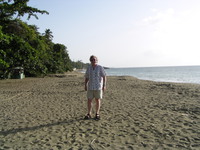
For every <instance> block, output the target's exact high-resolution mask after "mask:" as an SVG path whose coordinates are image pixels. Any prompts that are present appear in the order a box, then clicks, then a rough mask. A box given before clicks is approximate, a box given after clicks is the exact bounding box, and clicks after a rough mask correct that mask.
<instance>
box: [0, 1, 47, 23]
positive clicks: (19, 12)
mask: <svg viewBox="0 0 200 150" xmlns="http://www.w3.org/2000/svg"><path fill="white" fill-rule="evenodd" d="M28 2H29V0H1V1H0V22H4V21H6V20H10V19H11V18H13V17H14V16H16V18H19V17H22V16H24V15H25V14H28V19H30V17H31V16H34V17H35V18H36V19H38V17H37V15H36V13H41V14H49V13H48V12H47V11H45V10H39V9H37V8H33V7H30V6H27V3H28Z"/></svg>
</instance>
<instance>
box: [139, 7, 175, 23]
mask: <svg viewBox="0 0 200 150" xmlns="http://www.w3.org/2000/svg"><path fill="white" fill-rule="evenodd" d="M151 11H152V12H153V13H156V14H155V15H153V16H148V17H146V18H144V19H142V22H143V24H145V25H151V24H157V23H159V22H162V21H166V20H169V19H170V18H171V17H173V14H174V10H173V9H172V8H169V9H167V10H166V11H159V10H157V9H151Z"/></svg>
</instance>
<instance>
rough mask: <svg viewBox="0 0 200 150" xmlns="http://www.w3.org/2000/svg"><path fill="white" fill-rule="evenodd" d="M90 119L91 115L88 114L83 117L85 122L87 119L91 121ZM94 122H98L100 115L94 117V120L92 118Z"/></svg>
mask: <svg viewBox="0 0 200 150" xmlns="http://www.w3.org/2000/svg"><path fill="white" fill-rule="evenodd" d="M91 118H92V117H91V115H90V114H87V115H86V116H85V118H84V119H85V120H88V119H91ZM94 119H95V120H100V115H99V114H96V116H95V118H94Z"/></svg>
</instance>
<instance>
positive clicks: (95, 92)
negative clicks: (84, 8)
mask: <svg viewBox="0 0 200 150" xmlns="http://www.w3.org/2000/svg"><path fill="white" fill-rule="evenodd" d="M90 62H91V65H89V66H88V68H87V70H86V73H85V90H86V91H87V98H88V114H87V115H86V116H85V119H90V118H92V117H91V113H92V100H93V99H94V98H95V101H96V116H95V119H96V120H99V119H100V114H99V113H100V107H101V99H102V96H103V92H104V90H105V89H106V73H105V70H104V68H103V67H102V66H100V65H98V64H97V63H98V59H97V57H96V56H94V55H92V56H90ZM102 79H103V80H102Z"/></svg>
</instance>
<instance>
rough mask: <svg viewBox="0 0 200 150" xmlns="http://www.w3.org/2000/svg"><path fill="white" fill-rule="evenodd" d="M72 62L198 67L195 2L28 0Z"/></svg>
mask: <svg viewBox="0 0 200 150" xmlns="http://www.w3.org/2000/svg"><path fill="white" fill-rule="evenodd" d="M29 5H30V6H32V7H36V8H39V9H41V10H47V11H48V12H49V13H50V14H49V15H38V17H39V20H37V19H35V18H33V17H32V18H31V19H30V20H29V21H26V22H27V23H28V24H35V25H37V26H38V27H39V31H40V32H41V33H44V31H45V29H50V30H51V31H52V32H53V36H54V39H53V41H54V42H55V43H61V44H64V45H65V46H67V50H68V53H69V55H70V59H71V60H74V61H77V60H81V61H83V62H85V63H87V62H89V57H90V55H96V56H97V57H98V58H99V64H101V65H103V66H108V67H150V66H182V65H200V59H199V56H200V28H199V27H200V1H199V0H56V1H49V0H30V2H29Z"/></svg>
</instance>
